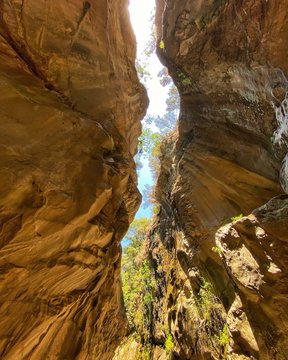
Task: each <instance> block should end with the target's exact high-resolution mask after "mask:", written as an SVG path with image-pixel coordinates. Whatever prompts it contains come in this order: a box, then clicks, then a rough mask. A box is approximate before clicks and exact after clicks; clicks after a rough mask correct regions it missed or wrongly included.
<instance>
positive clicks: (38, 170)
mask: <svg viewBox="0 0 288 360" xmlns="http://www.w3.org/2000/svg"><path fill="white" fill-rule="evenodd" d="M0 54H1V56H0V133H1V140H0V162H1V170H0V183H1V191H0V225H1V226H0V229H1V238H0V269H1V275H0V276H1V284H0V286H1V290H0V357H1V359H19V360H20V359H35V360H36V359H37V360H40V359H43V360H44V359H45V360H47V359H63V360H64V359H65V360H67V359H76V358H77V359H100V358H101V359H111V358H112V356H113V355H112V354H113V351H114V348H115V347H116V345H117V343H118V342H119V341H120V340H121V338H122V336H123V334H124V332H125V325H126V320H125V316H124V314H123V310H122V294H121V287H120V281H119V272H120V257H121V255H120V254H121V248H120V240H121V238H122V237H123V235H124V234H125V232H126V231H127V228H128V226H129V223H130V222H131V221H132V219H133V217H134V214H135V212H136V210H137V208H138V205H139V201H140V195H139V193H138V190H137V187H136V185H137V181H136V173H135V165H134V162H133V158H132V156H133V155H134V154H135V152H136V144H137V137H138V136H139V133H140V119H141V117H143V115H144V112H145V108H146V105H147V99H146V95H145V91H144V89H143V88H142V86H141V85H140V84H139V81H138V78H137V75H136V71H135V68H134V60H135V39H134V35H133V33H132V30H131V27H130V23H129V17H128V4H127V1H126V0H123V1H118V2H110V1H106V0H99V1H93V2H92V1H91V2H89V1H79V0H72V1H38V0H37V1H36V0H26V1H18V0H12V1H10V0H9V1H6V0H2V1H0Z"/></svg>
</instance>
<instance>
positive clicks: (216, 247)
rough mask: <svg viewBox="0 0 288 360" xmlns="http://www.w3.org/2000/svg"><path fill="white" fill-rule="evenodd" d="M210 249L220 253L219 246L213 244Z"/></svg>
mask: <svg viewBox="0 0 288 360" xmlns="http://www.w3.org/2000/svg"><path fill="white" fill-rule="evenodd" d="M212 251H213V252H215V253H217V254H221V252H222V250H221V248H220V247H219V246H217V245H215V246H213V247H212Z"/></svg>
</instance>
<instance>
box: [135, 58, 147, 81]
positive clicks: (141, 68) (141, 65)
mask: <svg viewBox="0 0 288 360" xmlns="http://www.w3.org/2000/svg"><path fill="white" fill-rule="evenodd" d="M136 70H137V73H138V77H139V79H140V80H143V81H147V80H148V79H149V78H151V74H150V72H149V71H148V64H147V62H146V61H145V60H143V59H142V60H139V59H136Z"/></svg>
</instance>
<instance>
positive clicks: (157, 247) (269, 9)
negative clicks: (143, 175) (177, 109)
mask: <svg viewBox="0 0 288 360" xmlns="http://www.w3.org/2000/svg"><path fill="white" fill-rule="evenodd" d="M287 9H288V1H286V0H285V1H283V2H281V4H280V3H277V4H276V3H275V2H274V3H273V2H269V1H260V0H259V1H254V0H253V1H245V2H244V1H201V0H197V1H192V0H184V1H170V0H168V1H165V2H164V1H161V0H159V1H158V2H157V27H158V35H157V36H158V44H159V45H158V55H159V57H160V59H161V60H162V62H163V63H164V64H165V65H166V66H167V67H168V69H169V72H170V74H171V76H172V77H173V79H174V82H175V84H176V85H177V87H178V90H179V93H180V97H181V113H180V119H179V124H178V129H177V133H176V134H174V135H171V136H170V138H168V139H167V140H166V145H164V146H163V153H162V158H161V173H160V177H159V179H158V184H157V190H156V196H157V198H158V201H159V202H160V204H161V207H160V212H159V214H158V217H157V219H156V222H155V224H154V228H153V230H152V233H151V240H150V254H151V260H152V263H153V266H154V268H155V274H156V279H158V281H157V284H158V286H157V290H156V294H157V298H158V301H157V302H155V308H154V319H156V320H155V322H154V324H153V331H152V333H153V336H154V341H155V343H157V344H159V343H161V342H162V343H164V341H165V336H166V337H167V331H165V330H163V324H165V323H167V322H168V324H169V329H170V331H171V334H172V335H173V341H174V344H175V347H174V350H173V354H174V355H173V356H174V357H175V358H180V359H211V358H212V359H221V358H228V359H246V358H247V359H250V358H251V357H252V358H256V359H264V360H266V359H267V360H268V359H286V357H287V349H288V344H287V336H285V334H286V332H287V328H286V326H287V325H285V323H286V324H287V319H286V314H285V308H287V292H286V291H287V283H286V282H285V277H286V273H287V247H286V242H287V239H288V233H287V228H288V226H287V224H288V219H287V211H286V210H287V209H286V210H283V207H284V208H286V205H285V206H284V203H285V202H286V197H285V196H286V195H281V196H283V198H281V196H280V198H276V199H278V200H271V201H272V203H273V209H272V205H271V202H269V201H270V199H272V198H274V197H275V196H278V195H279V194H281V193H283V191H286V192H287V155H286V154H287V144H288V142H287V100H285V96H286V95H285V94H286V93H287V84H288V83H287V78H286V74H287V70H288V65H287V60H286V59H287V55H288V37H287V34H288V23H287V16H288V10H287ZM160 41H161V43H160ZM160 45H161V46H160ZM283 159H284V160H283ZM264 204H267V205H264ZM269 204H270V205H269ZM255 209H257V210H255ZM265 209H266V210H267V212H266V210H265ZM252 212H253V214H254V215H250V216H248V217H244V218H243V220H241V219H240V218H241V216H242V215H241V214H243V215H249V214H251V213H252ZM263 214H267V217H268V218H269V226H268V225H267V227H266V226H265V224H266V223H267V222H266V220H265V219H264V218H265V216H266V215H265V216H264V215H263ZM269 214H270V215H271V216H270V215H269ZM237 216H238V217H239V219H237V218H234V219H233V217H237ZM234 220H235V221H236V220H237V221H236V224H235V225H234ZM231 222H232V224H230V225H227V226H228V230H229V231H230V233H229V231H228V230H227V229H226V228H225V227H224V230H225V229H226V230H227V231H228V233H227V234H226V232H225V231H226V230H225V231H224V230H223V228H222V226H225V224H229V223H231ZM280 223H281V224H282V225H281V231H280V225H279V224H280ZM220 228H221V229H220ZM223 231H224V232H223ZM216 240H217V242H216ZM218 242H219V245H217V243H218ZM221 244H222V245H221ZM225 244H226V245H225ZM224 250H225V251H224ZM161 264H162V265H161ZM205 308H206V310H205Z"/></svg>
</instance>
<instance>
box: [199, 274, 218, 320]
mask: <svg viewBox="0 0 288 360" xmlns="http://www.w3.org/2000/svg"><path fill="white" fill-rule="evenodd" d="M200 281H201V285H200V290H199V293H198V295H197V297H196V304H197V306H198V309H199V310H200V312H201V314H202V316H203V317H204V318H205V319H208V318H209V317H210V314H211V311H212V308H213V306H214V305H215V304H216V302H215V295H214V292H213V287H212V284H211V283H210V282H209V281H208V280H206V279H205V278H203V277H201V278H200Z"/></svg>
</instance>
